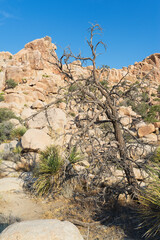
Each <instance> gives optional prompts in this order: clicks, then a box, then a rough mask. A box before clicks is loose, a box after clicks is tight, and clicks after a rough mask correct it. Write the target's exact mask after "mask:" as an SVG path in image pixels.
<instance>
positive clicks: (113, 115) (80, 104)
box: [57, 24, 138, 194]
mask: <svg viewBox="0 0 160 240" xmlns="http://www.w3.org/2000/svg"><path fill="white" fill-rule="evenodd" d="M101 30H102V29H101V27H100V26H99V25H98V24H96V25H92V26H91V28H90V29H89V32H90V39H89V40H87V43H88V46H89V48H90V50H91V54H92V56H91V57H82V56H81V54H79V55H78V56H75V55H74V54H73V53H72V51H71V50H70V49H68V50H67V51H64V54H63V56H62V57H61V58H60V60H59V62H58V63H57V65H58V67H59V69H60V71H61V73H62V74H63V76H64V78H65V80H66V82H67V85H68V89H69V90H68V94H67V97H66V99H67V102H68V103H69V102H70V101H75V103H76V106H77V108H78V110H79V112H80V113H82V112H83V113H84V114H78V115H77V116H76V118H75V124H76V125H77V127H78V131H76V132H75V133H74V134H73V133H72V136H71V139H70V142H69V146H70V147H71V146H72V144H73V145H75V144H78V143H79V144H80V143H81V144H82V143H83V144H84V142H85V141H86V139H87V141H88V145H90V146H91V148H92V152H91V155H92V157H94V158H96V157H98V156H99V157H100V158H103V159H104V158H105V156H106V154H107V151H108V146H107V144H105V143H103V144H102V143H101V142H100V140H99V139H98V138H97V137H96V136H90V134H89V131H90V130H91V129H92V130H93V129H94V130H95V127H96V126H97V125H99V126H101V125H102V124H104V123H110V124H111V125H112V127H111V128H112V129H113V133H114V140H115V142H116V146H117V150H116V151H118V154H119V158H117V160H116V161H117V162H118V165H119V167H121V168H122V169H123V171H124V173H125V177H126V179H127V182H128V186H129V188H128V189H129V190H128V191H129V192H130V193H131V194H133V193H135V192H137V190H138V183H137V180H136V178H135V175H134V171H133V164H132V162H131V159H130V158H129V156H128V151H127V146H126V142H125V140H124V136H123V129H122V124H121V123H120V118H119V116H118V111H117V105H116V101H117V100H116V99H117V96H118V93H117V88H118V89H119V88H120V86H121V84H122V82H123V80H124V79H123V78H122V79H121V80H120V82H119V83H118V84H117V85H116V86H113V87H112V89H108V88H107V87H105V86H104V85H103V84H102V83H101V82H100V79H101V76H102V74H103V73H104V71H105V70H106V69H104V68H102V69H101V70H99V71H97V69H96V58H97V55H98V54H97V48H98V46H100V45H102V46H104V48H106V46H105V44H104V43H103V42H102V41H99V42H98V43H96V44H95V45H94V43H93V41H94V35H95V34H99V32H101ZM73 59H74V60H76V62H75V63H73V64H72V65H71V61H72V60H73ZM77 60H79V61H80V62H81V63H84V62H86V61H90V62H91V64H92V67H90V68H88V71H89V72H90V74H88V76H87V77H84V74H81V75H79V76H74V71H73V68H72V67H71V66H74V65H75V66H76V65H79V64H80V63H79V62H78V61H77ZM106 82H107V79H106ZM89 113H92V114H89ZM80 115H83V117H80ZM90 115H92V116H90ZM100 115H105V118H106V119H105V120H98V119H99V117H100ZM83 146H84V145H83ZM110 149H111V148H110ZM112 150H113V149H112ZM114 160H115V159H114Z"/></svg>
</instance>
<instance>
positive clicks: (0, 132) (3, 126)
mask: <svg viewBox="0 0 160 240" xmlns="http://www.w3.org/2000/svg"><path fill="white" fill-rule="evenodd" d="M12 129H13V124H12V123H10V122H2V123H0V143H2V142H4V141H6V140H11V131H12Z"/></svg>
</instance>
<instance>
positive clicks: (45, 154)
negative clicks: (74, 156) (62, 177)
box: [34, 146, 63, 195]
mask: <svg viewBox="0 0 160 240" xmlns="http://www.w3.org/2000/svg"><path fill="white" fill-rule="evenodd" d="M62 165H63V161H62V158H61V156H60V153H59V149H58V147H56V146H50V147H47V148H46V150H45V151H42V152H41V153H40V161H39V164H38V166H37V167H36V169H35V172H34V175H35V177H36V178H37V180H36V181H35V183H34V188H35V191H36V193H37V194H38V195H46V194H49V193H51V192H52V190H53V189H54V188H56V189H57V188H58V187H59V181H58V178H59V173H60V170H61V168H62Z"/></svg>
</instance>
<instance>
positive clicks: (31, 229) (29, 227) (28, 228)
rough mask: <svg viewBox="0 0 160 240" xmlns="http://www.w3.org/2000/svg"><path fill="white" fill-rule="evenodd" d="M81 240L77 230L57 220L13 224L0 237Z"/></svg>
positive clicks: (37, 239) (20, 239)
mask: <svg viewBox="0 0 160 240" xmlns="http://www.w3.org/2000/svg"><path fill="white" fill-rule="evenodd" d="M17 239H19V240H47V239H48V240H83V238H82V236H81V234H80V232H79V230H78V228H77V227H76V226H75V225H73V224H72V223H70V222H68V221H60V220H57V219H44V220H32V221H24V222H19V223H14V224H12V225H10V226H9V227H7V228H6V229H5V230H4V231H3V232H2V233H1V235H0V240H17Z"/></svg>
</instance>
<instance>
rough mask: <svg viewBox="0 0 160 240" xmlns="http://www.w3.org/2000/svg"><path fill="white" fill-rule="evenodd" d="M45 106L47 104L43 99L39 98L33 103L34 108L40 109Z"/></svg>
mask: <svg viewBox="0 0 160 240" xmlns="http://www.w3.org/2000/svg"><path fill="white" fill-rule="evenodd" d="M44 106H45V104H44V103H43V102H42V101H40V100H37V101H35V102H34V103H33V104H32V106H31V108H32V109H40V108H43V107H44Z"/></svg>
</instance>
